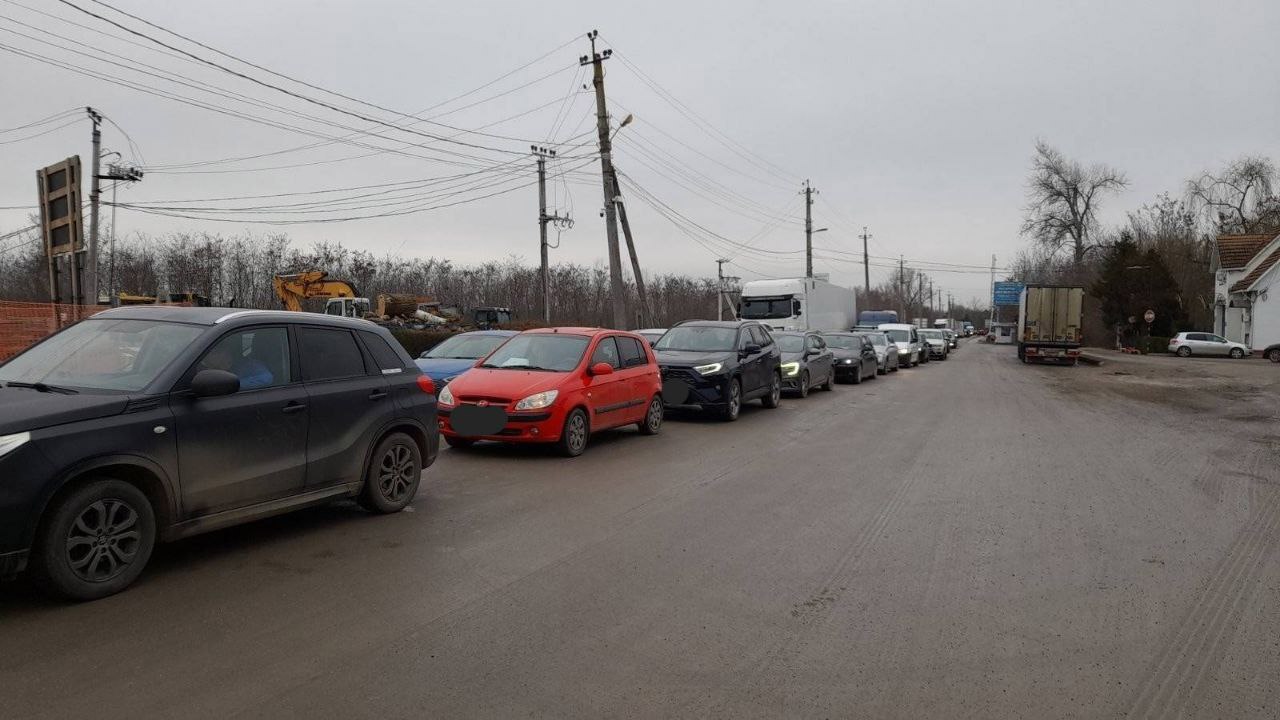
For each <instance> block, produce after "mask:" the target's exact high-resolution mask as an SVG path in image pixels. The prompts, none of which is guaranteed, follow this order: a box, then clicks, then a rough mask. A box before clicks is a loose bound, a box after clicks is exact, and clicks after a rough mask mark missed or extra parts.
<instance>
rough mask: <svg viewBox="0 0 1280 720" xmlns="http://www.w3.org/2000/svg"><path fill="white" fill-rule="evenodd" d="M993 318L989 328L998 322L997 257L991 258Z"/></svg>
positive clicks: (988, 320)
mask: <svg viewBox="0 0 1280 720" xmlns="http://www.w3.org/2000/svg"><path fill="white" fill-rule="evenodd" d="M990 298H991V316H990V317H989V318H988V319H987V327H991V324H992V323H994V322H995V321H996V256H995V255H992V256H991V292H990Z"/></svg>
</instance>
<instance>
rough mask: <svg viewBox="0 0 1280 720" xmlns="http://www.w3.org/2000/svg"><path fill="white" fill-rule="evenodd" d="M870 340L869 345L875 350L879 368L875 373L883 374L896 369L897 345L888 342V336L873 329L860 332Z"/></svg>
mask: <svg viewBox="0 0 1280 720" xmlns="http://www.w3.org/2000/svg"><path fill="white" fill-rule="evenodd" d="M862 334H863V335H865V336H866V337H867V339H868V340H870V341H871V347H873V348H875V351H876V362H877V363H878V364H879V368H878V369H877V370H876V373H877V374H879V375H885V374H887V373H890V372H897V371H898V346H897V345H895V344H894V343H892V342H889V336H888V335H885V334H884V333H882V332H880V331H879V330H875V331H872V332H864V333H862Z"/></svg>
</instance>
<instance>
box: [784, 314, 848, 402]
mask: <svg viewBox="0 0 1280 720" xmlns="http://www.w3.org/2000/svg"><path fill="white" fill-rule="evenodd" d="M773 337H774V339H775V340H777V341H778V347H779V348H781V349H782V389H783V390H784V391H786V392H791V393H795V394H796V395H799V396H800V397H808V396H809V391H810V390H812V389H813V388H815V387H820V388H822V389H823V390H831V389H832V388H834V387H835V382H836V368H835V356H834V355H833V354H832V353H831V350H830V349H828V348H827V343H826V341H824V340H823V339H822V336H821V335H820V334H818V333H817V332H815V331H812V330H811V331H808V332H775V333H773Z"/></svg>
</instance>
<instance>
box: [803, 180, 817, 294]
mask: <svg viewBox="0 0 1280 720" xmlns="http://www.w3.org/2000/svg"><path fill="white" fill-rule="evenodd" d="M814 192H815V190H814V189H813V186H812V185H810V184H809V181H808V180H805V181H804V276H805V277H813V193H814Z"/></svg>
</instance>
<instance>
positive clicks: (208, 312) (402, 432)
mask: <svg viewBox="0 0 1280 720" xmlns="http://www.w3.org/2000/svg"><path fill="white" fill-rule="evenodd" d="M434 393H435V388H434V387H433V386H432V384H431V381H430V379H429V378H427V377H426V376H424V375H422V372H421V371H420V370H419V369H418V367H417V365H415V364H414V362H413V360H412V359H411V358H410V357H409V355H408V354H407V353H406V352H405V351H404V349H403V348H401V347H400V345H399V343H397V342H396V341H395V339H394V338H393V337H392V336H391V334H390V333H389V332H388V331H387V330H386V329H385V328H381V327H378V326H377V325H374V324H373V323H369V322H366V321H364V320H354V319H347V318H338V317H331V316H326V315H319V314H312V313H300V312H283V311H258V310H248V311H235V310H228V309H226V308H176V307H160V306H150V307H148V306H140V307H132V308H118V309H115V310H107V311H104V312H102V313H99V314H98V315H96V316H94V317H92V318H90V319H88V320H84V321H82V322H79V323H77V324H75V325H72V326H70V327H68V328H66V329H65V330H62V331H61V332H59V333H56V334H54V335H51V336H49V337H48V338H46V339H44V340H43V341H41V342H40V343H38V344H36V345H34V346H33V347H31V348H29V349H27V350H26V351H25V352H23V353H22V354H20V355H18V356H16V357H14V358H12V359H10V360H9V361H8V362H6V363H5V364H3V365H0V577H7V576H12V575H15V574H16V573H18V572H20V571H21V570H23V569H24V568H25V567H28V566H29V567H30V568H31V570H32V572H33V573H34V574H35V575H36V576H37V578H38V579H39V580H40V581H41V582H42V584H44V585H46V586H47V587H48V588H49V589H50V590H52V591H53V592H55V593H57V594H60V595H62V596H65V597H69V598H73V599H80V600H89V599H94V598H99V597H103V596H106V595H110V594H112V593H115V592H119V591H120V590H123V589H124V588H125V587H127V586H128V585H129V584H130V583H131V582H133V580H134V579H135V578H137V577H138V575H139V574H140V573H141V572H142V569H143V567H144V566H145V565H146V563H147V560H148V559H149V558H150V556H151V550H152V547H153V546H154V545H155V543H156V541H157V540H174V539H177V538H182V537H186V536H189V535H194V534H197V533H201V532H206V531H209V530H215V529H218V528H223V527H227V526H229V525H235V524H239V523H243V522H246V521H249V520H253V519H256V518H261V517H266V516H268V515H276V514H279V513H283V512H286V511H289V510H294V509H296V508H300V507H303V506H308V505H314V504H318V503H322V502H326V501H329V500H332V499H335V498H343V497H355V498H357V499H358V500H359V502H360V504H361V505H363V506H364V507H365V508H367V509H369V510H370V511H373V512H378V513H393V512H397V511H399V510H402V509H404V507H405V506H406V505H407V504H408V503H409V502H410V501H411V500H412V499H413V497H414V495H415V494H417V491H418V483H419V479H420V477H421V473H422V470H423V469H425V468H426V467H427V466H429V465H430V464H431V463H432V462H433V461H434V460H435V458H436V452H437V450H438V447H439V435H438V428H437V426H436V399H435V394H434Z"/></svg>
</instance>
